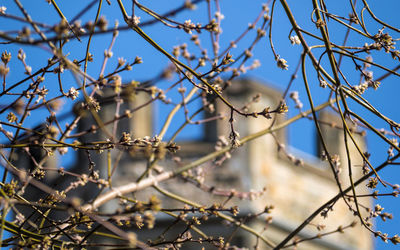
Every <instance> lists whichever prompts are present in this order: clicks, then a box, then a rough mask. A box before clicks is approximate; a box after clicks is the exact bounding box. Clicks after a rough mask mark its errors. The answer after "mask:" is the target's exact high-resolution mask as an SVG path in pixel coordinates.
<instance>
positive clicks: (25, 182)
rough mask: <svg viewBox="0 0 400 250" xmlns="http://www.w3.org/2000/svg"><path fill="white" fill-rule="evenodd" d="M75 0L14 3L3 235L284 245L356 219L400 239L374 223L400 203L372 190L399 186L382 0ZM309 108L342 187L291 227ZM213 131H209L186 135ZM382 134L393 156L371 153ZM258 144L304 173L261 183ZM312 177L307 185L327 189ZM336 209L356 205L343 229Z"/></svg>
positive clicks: (4, 22) (44, 243) (3, 72)
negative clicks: (271, 78)
mask: <svg viewBox="0 0 400 250" xmlns="http://www.w3.org/2000/svg"><path fill="white" fill-rule="evenodd" d="M66 2H68V3H64V2H63V1H55V0H46V1H40V2H38V1H21V0H14V1H7V2H3V3H2V4H3V5H4V6H0V18H1V24H0V27H1V28H0V44H1V45H0V46H1V51H2V54H1V60H2V62H1V64H0V76H1V81H2V86H1V87H0V88H1V91H0V97H1V103H0V105H1V106H0V110H1V111H0V117H1V121H0V124H1V127H0V133H1V144H0V148H1V150H0V156H1V161H0V162H1V165H2V167H3V169H4V172H3V175H2V181H1V182H0V185H1V186H2V189H0V193H1V197H2V198H1V227H0V239H1V245H2V246H13V247H16V248H24V247H25V248H79V247H81V248H90V247H104V248H143V249H158V248H164V249H165V248H171V249H175V248H176V249H177V248H181V247H183V248H185V247H186V248H190V247H204V248H211V247H214V248H220V249H237V248H239V247H248V248H262V249H269V248H273V249H281V248H288V247H301V246H303V245H306V244H309V243H310V242H311V243H310V244H313V243H312V242H314V241H316V240H318V239H320V238H326V237H328V238H329V237H331V235H335V234H339V233H347V231H349V230H351V228H358V229H362V230H363V232H369V233H370V235H371V236H375V237H378V238H380V239H382V240H383V241H385V242H388V241H389V242H391V243H393V244H397V243H399V242H400V238H399V236H397V234H396V235H388V234H387V233H385V232H381V230H380V229H379V228H375V227H374V224H373V223H374V219H375V218H377V217H380V218H381V219H382V220H384V221H385V220H387V219H392V214H390V213H388V212H386V211H383V210H384V209H383V207H382V206H380V205H378V204H376V205H374V204H372V202H371V198H375V199H379V198H381V197H382V196H389V197H390V196H392V197H397V195H398V191H399V186H398V185H397V184H393V183H389V182H388V181H386V180H385V179H384V178H381V177H380V175H379V173H380V171H381V170H383V169H385V168H392V167H395V166H396V165H399V162H398V160H397V158H398V157H399V153H400V152H399V151H400V148H399V145H398V141H397V140H398V137H399V128H400V125H399V123H397V122H396V121H395V120H394V118H393V117H392V116H393V115H394V114H395V112H396V106H395V105H393V106H392V107H391V110H390V111H388V112H386V113H384V112H381V110H380V107H379V105H376V102H375V101H374V100H373V99H374V95H373V94H370V93H371V92H372V91H374V90H375V91H376V93H379V91H380V88H379V87H380V85H384V83H385V81H389V80H393V79H396V80H397V77H399V76H400V74H399V73H398V69H399V68H400V66H399V63H398V60H399V56H400V52H399V50H397V49H396V46H395V45H396V41H397V40H398V38H396V36H398V33H399V31H400V28H398V27H396V26H395V25H397V23H387V22H386V21H385V20H391V19H390V17H388V16H384V17H382V16H379V15H378V14H376V10H374V8H373V7H371V6H370V5H369V4H368V1H367V0H361V1H357V0H354V1H352V0H350V1H343V3H342V2H341V3H338V2H337V1H324V0H310V1H306V2H307V3H301V5H303V4H304V6H302V7H300V8H299V3H296V8H293V6H292V5H294V3H293V4H292V3H288V1H286V0H280V1H276V0H274V1H268V2H267V3H263V4H261V3H253V2H251V3H246V2H243V1H241V2H235V1H220V0H213V1H211V0H185V1H152V2H151V3H144V4H142V3H139V2H138V1H136V0H132V1H127V0H115V1H114V0H113V1H110V0H106V1H103V0H92V1H88V2H82V1H81V2H76V3H75V2H74V3H71V2H69V1H66ZM249 2H250V1H249ZM302 2H305V1H302ZM255 5H257V9H253V6H255ZM393 8H395V7H393ZM225 10H226V11H225ZM235 11H236V12H240V13H244V12H245V13H246V14H243V16H246V18H245V19H244V20H242V16H237V14H235ZM276 13H279V15H278V14H276ZM390 13H391V12H388V15H389V14H390ZM224 15H225V16H226V17H225V16H224ZM247 17H248V18H252V19H248V18H247ZM224 18H225V19H224ZM113 20H116V21H115V22H114V23H113V24H110V22H112V21H113ZM225 20H229V22H228V21H225ZM231 22H238V23H240V24H237V23H235V24H233V23H231ZM284 44H287V45H284ZM101 51H104V53H103V52H101ZM271 52H272V53H271ZM285 58H286V59H285ZM288 58H290V59H291V60H290V61H289V59H288ZM293 58H297V59H295V61H293V60H292V59H293ZM288 61H289V62H288ZM289 63H290V64H291V65H290V67H289ZM261 64H262V65H261ZM293 65H294V66H293ZM260 66H261V67H260ZM261 70H268V72H275V71H276V73H274V75H275V76H278V77H280V78H281V79H282V77H285V76H286V79H285V78H283V80H284V81H287V83H286V85H285V87H284V91H283V93H279V92H277V91H273V90H270V91H266V92H263V91H264V90H263V89H262V88H261V87H259V86H258V85H257V84H254V83H251V81H249V80H246V76H247V75H251V72H260V71H261ZM373 72H375V74H373ZM255 74H257V73H255ZM238 79H239V80H238ZM388 79H389V80H388ZM283 80H281V81H283ZM281 86H282V83H281ZM391 88H392V89H393V90H391V91H392V92H396V89H397V86H395V85H394V84H392V86H391ZM372 89H373V90H372ZM258 92H261V93H258ZM299 93H301V94H299ZM313 93H314V94H313ZM315 93H318V94H315ZM303 94H304V95H305V96H303ZM302 98H303V99H302ZM155 106H157V107H158V110H159V112H158V113H159V115H156V114H155V113H156V112H155V109H154V107H155ZM289 109H290V111H291V112H290V115H288V110H289ZM292 110H294V111H292ZM325 110H330V111H331V113H336V118H335V116H332V115H327V114H326V113H325V114H322V113H321V112H323V111H325ZM285 114H286V115H285ZM153 119H154V120H155V121H154V122H153ZM303 120H309V121H310V124H313V126H314V127H315V129H316V131H317V134H318V139H319V143H320V150H319V156H318V157H319V158H320V160H319V161H318V163H317V168H319V167H321V169H322V166H325V167H327V169H326V170H324V173H328V176H329V177H328V178H329V181H327V183H328V182H329V183H332V185H333V187H334V192H336V194H334V195H333V194H329V193H326V194H325V193H323V195H322V197H323V198H324V201H325V202H322V203H319V204H318V205H317V206H315V205H314V204H313V203H310V204H312V206H314V207H313V212H311V213H309V214H308V216H307V217H306V218H303V219H302V222H301V223H299V224H297V225H296V226H295V227H294V228H290V229H287V230H286V231H282V232H280V233H279V235H280V236H279V237H278V236H276V235H277V234H276V233H274V231H273V230H274V229H273V228H274V227H275V228H276V227H277V226H276V224H273V223H274V222H273V221H274V213H272V211H274V210H278V211H277V214H278V215H279V214H281V217H282V216H283V218H287V220H288V221H291V219H290V218H291V217H293V216H292V215H290V214H287V212H285V211H286V210H285V208H284V206H286V205H281V204H293V202H292V203H290V200H289V198H287V197H286V196H284V195H282V194H279V195H278V196H277V197H278V199H277V200H276V204H274V202H275V200H274V198H272V196H271V195H270V193H268V192H269V191H268V190H269V189H270V188H271V187H272V189H275V188H276V189H279V190H281V189H280V188H281V186H282V187H283V188H284V187H285V186H286V187H289V186H290V185H292V183H294V182H296V178H297V177H296V175H297V176H298V178H303V177H301V176H303V174H302V173H303V172H304V173H305V172H306V171H307V170H306V169H307V167H305V166H304V165H307V162H306V161H307V160H306V159H302V157H301V155H295V154H293V153H292V152H291V150H290V148H289V147H288V145H286V144H287V141H286V140H285V136H284V135H282V133H283V131H284V130H285V129H287V128H290V127H293V128H296V129H297V128H299V126H297V127H296V124H297V123H298V122H299V121H303ZM253 121H256V122H253ZM260 124H261V125H260ZM153 126H156V128H155V129H153ZM202 131H206V132H205V133H206V134H205V135H202V136H203V137H202V140H199V141H198V143H195V144H193V143H188V142H185V141H184V140H180V139H179V138H184V137H185V135H191V134H201V133H202ZM242 131H244V133H245V134H242ZM332 131H333V132H332ZM294 133H297V134H301V133H303V132H302V130H301V129H300V130H299V131H297V130H295V131H294ZM366 134H368V135H369V136H370V137H368V138H369V139H370V140H372V141H374V142H375V141H376V142H378V141H379V143H382V142H383V144H384V146H383V148H380V149H379V151H382V152H384V153H382V152H371V151H368V150H367V149H366V148H365V145H364V141H365V139H364V138H365V136H366ZM180 136H181V137H180ZM261 137H262V138H264V137H268V141H263V142H260V141H259V138H261ZM203 142H204V143H203ZM205 142H207V143H205ZM263 143H264V144H263ZM335 143H339V144H340V145H341V146H337V147H336V146H335V145H334V144H335ZM210 145H212V146H211V147H210ZM380 145H382V144H380ZM245 147H247V148H246V149H244V148H245ZM257 148H258V149H262V150H261V151H260V150H258V151H257ZM250 150H252V151H251V152H256V153H254V154H259V156H260V157H261V156H262V155H263V154H266V151H268V150H270V151H273V152H276V154H277V155H279V157H281V159H285V160H286V161H287V162H289V163H288V164H290V165H291V166H295V167H296V168H295V169H296V170H293V171H295V172H296V173H298V174H295V175H294V177H293V178H292V179H290V178H289V180H287V182H286V181H285V179H278V180H274V181H272V183H273V184H271V187H270V186H268V187H267V189H263V187H262V185H263V184H262V183H257V184H250V183H251V180H253V179H254V178H253V179H252V178H251V176H253V177H254V175H261V174H259V173H261V172H262V171H267V170H266V169H268V168H269V166H260V168H258V169H256V168H255V167H254V166H252V167H253V170H251V171H248V170H247V168H248V167H249V166H243V164H244V165H246V164H247V163H246V161H244V158H246V157H247V158H246V159H247V160H248V162H250V161H252V162H257V163H255V165H257V164H259V163H260V162H259V161H258V159H261V158H256V157H255V156H254V154H253V153H248V152H250ZM263 150H266V151H263ZM246 152H247V153H246ZM257 152H258V153H257ZM245 153H246V154H247V155H246V157H244V155H245ZM251 157H253V158H251ZM228 162H230V163H228ZM232 162H233V163H235V162H236V163H237V164H239V163H238V162H240V164H242V163H243V164H242V165H240V164H239V165H240V166H238V167H236V168H235V166H234V164H233V163H232ZM68 164H69V165H73V166H72V167H70V168H65V166H66V165H68ZM272 165H273V164H272ZM257 166H258V165H257ZM270 167H271V169H272V168H273V166H270ZM273 169H274V170H273V171H278V172H279V171H284V170H283V168H282V169H280V168H276V167H275V168H273ZM256 171H260V172H256ZM313 171H314V170H313ZM282 173H283V172H282ZM268 176H269V175H268ZM277 178H280V177H277ZM304 178H305V177H304ZM324 178H325V177H324ZM256 179H257V178H256ZM302 180H303V179H302ZM307 180H308V181H309V182H308V183H307V185H306V187H307V188H308V189H313V187H317V186H318V185H320V186H321V187H324V185H325V184H321V182H318V183H317V184H315V185H314V184H313V183H312V182H313V180H311V179H310V178H309V179H307ZM315 181H316V180H315ZM265 182H268V183H269V182H270V180H268V179H267V180H265ZM310 182H311V183H310ZM329 185H330V184H326V186H329ZM249 187H250V188H252V187H257V188H259V189H258V190H253V189H250V188H249ZM291 187H292V186H290V188H291ZM378 187H381V189H384V190H389V191H385V192H383V193H379V192H378V189H377V188H378ZM290 188H289V190H290ZM282 190H288V189H282ZM329 190H333V189H329ZM285 192H286V191H285ZM293 192H294V193H296V194H295V195H297V196H302V195H304V197H306V196H307V197H308V198H307V199H308V200H312V199H313V198H312V197H311V196H310V195H309V194H308V193H304V194H301V192H300V194H297V192H295V191H293ZM321 192H324V191H323V188H322V189H321V190H320V193H321ZM332 195H333V196H332ZM288 197H289V196H288ZM253 199H258V201H257V203H255V204H256V205H251V204H253V203H250V202H252V201H251V200H253ZM302 199H303V198H302ZM304 199H305V198H304ZM281 200H283V201H284V202H287V203H279V202H281ZM315 202H319V200H315ZM282 206H283V207H282ZM287 206H290V205H287ZM243 207H245V208H248V209H250V210H249V211H245V212H246V213H243V212H241V209H242V208H243ZM293 209H295V210H296V208H293ZM297 209H298V210H299V209H300V210H301V208H297ZM335 209H337V210H339V211H346V214H347V215H346V216H347V217H344V224H340V225H339V226H335V228H334V229H332V230H331V229H329V230H328V229H325V227H326V225H324V224H321V223H319V222H318V223H317V222H316V220H317V218H322V219H323V218H327V217H330V218H332V220H333V221H334V220H337V217H334V215H332V213H333V211H334V210H335ZM288 211H289V210H288ZM303 212H305V213H307V212H308V211H303ZM278 215H277V216H278ZM278 217H279V216H278ZM332 220H331V221H329V220H327V223H328V226H329V223H331V222H332ZM255 221H258V222H255ZM340 223H342V222H340ZM226 224H229V225H230V227H231V229H232V228H233V230H228V229H226V227H227V225H226ZM153 228H154V230H150V229H153ZM281 228H283V226H282V227H281ZM305 228H314V229H315V230H316V231H317V232H316V233H315V234H313V235H309V234H305V233H304V230H305ZM146 230H147V231H146ZM5 232H7V233H5ZM357 232H358V231H357ZM242 235H246V236H243V237H249V238H252V239H253V241H247V240H245V241H242V242H240V240H238V239H239V236H241V237H242ZM282 235H283V238H282V237H281V236H282ZM355 235H356V233H353V234H352V236H351V237H353V238H354V236H355ZM337 245H339V246H340V242H338V244H337ZM369 246H370V245H369ZM324 247H325V248H335V247H334V246H330V245H325V246H324Z"/></svg>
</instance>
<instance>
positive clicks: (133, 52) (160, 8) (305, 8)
mask: <svg viewBox="0 0 400 250" xmlns="http://www.w3.org/2000/svg"><path fill="white" fill-rule="evenodd" d="M22 2H23V4H24V6H25V7H26V8H27V9H28V10H31V11H32V12H31V16H32V18H33V19H34V20H36V21H43V22H49V20H52V21H50V22H49V23H50V24H55V23H57V22H58V20H59V17H58V15H57V13H56V12H55V11H54V9H53V8H52V7H51V6H49V5H47V4H46V2H45V1H22ZM58 2H60V3H59V7H60V8H61V9H62V11H63V12H64V14H65V16H66V17H67V19H70V18H72V17H73V16H74V14H76V13H77V10H79V9H80V8H81V7H82V6H83V5H82V2H83V1H76V0H73V1H72V0H71V1H58ZM125 2H126V3H127V4H128V2H130V1H125ZM181 2H182V1H165V0H153V1H148V2H146V1H143V4H144V5H146V6H147V7H150V8H151V9H153V10H155V11H156V12H159V13H163V12H164V10H165V9H166V8H168V9H169V8H171V7H172V6H179V5H180V4H181ZM225 2H227V1H221V8H222V13H223V14H224V15H225V19H224V20H223V21H222V29H223V33H222V36H221V44H222V46H221V47H222V48H225V47H226V46H227V45H228V44H229V42H230V41H231V40H233V39H235V38H236V37H237V36H238V34H240V33H241V32H242V31H244V30H245V29H246V27H247V25H248V23H249V22H251V21H252V20H254V19H255V17H256V16H257V14H258V13H259V11H260V9H261V2H260V1H246V3H245V4H244V3H243V1H239V0H229V3H225ZM327 2H328V4H329V5H328V9H329V10H330V11H331V12H332V13H336V14H338V15H343V16H346V17H347V16H348V13H349V9H348V8H344V6H347V4H348V1H345V0H338V1H327ZM288 3H289V5H290V6H291V8H292V11H293V13H294V15H295V17H296V18H297V21H298V23H299V25H300V26H301V27H304V28H305V29H307V30H311V31H313V32H314V33H316V34H318V32H317V30H316V29H315V28H314V27H313V26H312V25H310V24H309V23H310V18H311V16H310V12H311V7H312V6H311V1H304V0H303V1H294V0H289V1H288ZM383 3H384V4H383ZM2 4H5V2H4V3H0V5H2ZM85 4H86V3H85ZM6 6H7V8H8V9H7V12H9V13H14V14H16V13H18V14H19V13H20V12H19V11H18V10H17V8H16V6H15V5H14V4H11V3H10V4H9V3H7V5H6ZM205 7H206V5H205V4H200V5H198V7H197V8H198V11H196V12H186V13H185V14H184V15H178V16H176V17H174V18H175V19H176V20H178V21H181V22H183V21H185V20H187V19H188V16H189V17H190V19H191V20H192V21H193V22H194V23H197V22H201V23H205V22H206V21H207V15H206V14H205V13H206V12H205V11H202V10H205ZM370 7H371V8H372V9H373V10H374V12H375V14H376V15H377V16H378V17H380V18H382V19H383V20H384V21H386V22H388V23H391V24H393V25H397V24H399V23H400V17H399V15H398V13H397V12H398V10H399V9H400V3H399V1H396V0H384V1H370ZM95 11H96V8H93V9H91V10H90V11H89V12H88V13H87V14H86V15H84V16H83V17H82V23H84V22H85V21H87V20H89V19H93V17H94V14H95ZM137 13H138V14H137V15H140V16H142V19H141V21H142V22H144V21H145V20H148V17H147V16H145V15H144V14H143V12H137ZM199 13H202V14H201V15H200V14H199ZM102 15H104V16H105V17H107V19H108V20H109V21H110V24H109V26H110V27H111V26H112V25H113V20H115V19H119V20H122V17H121V15H120V13H119V11H118V9H117V6H116V2H115V1H112V6H108V5H107V4H104V6H103V8H102ZM0 20H1V21H0V30H12V29H14V27H15V29H18V28H19V27H21V24H20V23H18V22H9V21H5V19H4V18H2V19H0ZM368 20H370V19H368V17H366V21H367V23H368ZM120 22H121V25H122V21H120ZM329 25H331V24H329ZM367 26H368V28H370V29H371V32H372V33H373V32H375V33H376V32H377V30H378V29H379V28H381V27H380V26H379V25H367ZM10 27H13V28H10ZM329 27H330V36H331V39H332V40H333V41H334V42H336V43H339V44H340V43H341V41H343V39H344V30H343V29H341V28H339V27H337V26H335V25H332V26H329ZM144 30H145V31H146V32H147V33H148V34H149V35H150V37H152V38H153V40H155V41H157V42H159V44H160V45H161V46H162V47H164V48H172V46H174V45H178V44H181V43H183V42H186V43H188V44H189V43H190V42H189V38H190V36H189V35H185V34H183V35H182V32H181V31H175V30H172V29H170V28H167V27H165V26H162V25H158V26H156V28H145V29H144ZM289 31H290V26H289V23H288V20H287V17H286V16H285V14H284V12H283V10H282V7H281V6H280V5H279V4H277V8H276V13H275V15H274V24H273V30H272V34H273V40H274V45H275V49H276V50H277V52H278V54H279V55H281V57H282V58H284V59H286V60H287V61H288V64H289V71H282V70H280V69H278V68H277V67H276V65H275V62H274V60H273V54H272V53H271V50H270V49H269V45H268V42H267V39H265V38H264V39H263V40H262V41H261V42H260V43H258V44H257V46H256V47H255V49H254V51H253V54H254V55H255V58H257V59H259V60H260V61H261V67H260V68H258V69H257V70H255V71H252V72H249V73H248V76H251V77H254V78H257V79H260V80H262V81H264V82H268V83H270V84H271V85H273V86H274V87H276V88H278V89H280V90H284V89H285V88H286V85H287V83H288V81H289V78H290V74H291V73H292V72H293V70H294V68H295V66H296V64H297V62H298V58H299V54H300V53H301V47H300V46H292V45H291V44H290V41H289V39H288V33H289ZM391 34H392V35H393V36H395V37H396V36H398V34H395V33H393V32H392V33H391ZM353 35H354V34H353ZM254 36H255V34H254V32H253V33H250V34H249V36H248V37H247V38H245V39H243V40H242V41H241V43H239V44H238V48H237V49H236V50H232V51H231V53H232V54H233V55H234V56H235V53H239V51H240V50H241V49H243V48H245V47H247V46H248V45H249V44H250V42H251V41H252V40H253V39H254ZM202 37H204V39H203V40H202V42H203V41H204V44H203V46H204V47H207V48H210V46H209V45H210V44H209V39H206V38H205V36H204V34H203V35H202ZM110 41H111V35H109V34H107V35H102V36H98V37H95V38H94V41H93V47H92V51H94V54H95V55H96V54H97V55H98V56H97V57H96V56H95V58H94V62H93V63H92V64H90V65H89V70H88V72H89V74H91V75H94V76H97V75H98V73H99V65H100V63H101V61H102V59H103V57H102V55H103V51H104V50H105V49H106V48H107V47H108V45H109V43H110ZM311 41H312V40H311ZM313 42H314V43H315V41H312V42H311V44H312V43H313ZM354 43H355V44H358V45H360V46H362V45H363V44H362V38H360V37H358V36H354V37H353V38H351V39H350V40H349V44H354ZM83 44H85V39H84V40H83ZM5 48H6V47H5V46H4V45H0V51H3V50H4V49H5ZM18 48H19V47H18V46H13V47H12V49H11V52H12V54H13V57H14V59H15V58H16V54H17V51H18ZM83 48H84V46H81V45H80V44H79V43H78V42H74V43H71V45H68V46H66V47H65V49H64V51H69V52H70V58H74V56H77V57H80V58H81V57H82V55H83V53H82V52H83ZM7 49H8V50H10V47H9V46H7ZM24 50H25V52H26V53H27V62H28V63H29V64H30V65H31V66H32V68H33V71H35V69H36V70H37V69H39V68H40V67H43V66H44V65H45V62H46V61H47V58H48V57H49V56H50V54H49V53H48V52H43V49H42V48H35V47H25V48H24ZM209 52H211V51H210V50H209ZM113 53H114V57H113V58H112V59H111V63H110V64H109V65H115V64H116V60H117V58H118V57H124V58H126V59H127V60H130V61H132V60H133V59H134V58H135V57H136V56H141V57H142V58H143V61H144V63H143V64H142V65H138V66H135V67H134V69H133V71H132V72H128V73H124V74H121V76H122V77H123V78H133V79H134V80H139V81H140V80H142V79H146V78H147V77H148V75H150V74H154V72H160V71H161V70H162V69H163V68H164V67H165V65H166V64H167V63H168V60H167V59H166V58H165V57H164V56H162V55H160V54H159V53H157V52H156V51H155V50H154V48H152V47H151V46H149V45H148V44H147V43H146V42H144V41H143V40H142V39H141V38H140V37H139V36H138V35H136V34H134V32H120V34H119V37H118V39H117V41H116V44H115V45H114V48H113ZM374 60H376V61H378V62H383V63H386V65H390V68H392V67H394V66H396V64H395V63H393V61H390V60H391V59H390V56H389V55H385V54H383V55H377V56H375V55H374ZM388 62H391V64H390V63H388ZM10 68H11V69H13V68H19V69H20V68H21V65H20V62H18V61H17V60H12V62H11V65H10ZM111 68H112V67H111V66H110V68H109V69H108V70H112V69H111ZM344 68H345V70H344V71H345V72H347V73H349V72H350V73H351V72H352V71H354V65H352V64H351V63H350V62H348V61H347V62H346V61H345V62H344ZM309 71H311V70H309ZM19 72H20V71H15V72H13V71H11V72H10V76H9V77H10V78H9V79H10V82H15V81H17V80H19V79H20V75H19ZM381 73H382V71H379V70H376V71H375V70H374V76H376V77H377V76H380V75H381ZM350 75H351V74H350ZM299 76H300V74H299ZM358 77H359V74H358V73H357V74H352V76H351V77H350V80H353V81H357V78H358ZM309 78H310V79H312V81H310V83H311V84H313V85H314V87H313V88H312V93H313V95H314V96H318V98H317V99H316V100H315V102H316V104H318V103H322V102H324V101H325V100H326V99H327V97H328V92H327V90H326V89H321V88H319V87H318V83H317V81H316V77H315V75H313V74H311V73H310V75H309ZM47 80H49V79H47ZM55 80H56V78H55V76H54V81H55ZM69 81H70V82H68V79H67V80H66V82H67V83H66V84H67V85H70V86H76V85H75V84H74V80H73V78H72V77H70V79H69ZM165 84H167V83H165ZM396 84H398V79H396V78H395V77H389V78H387V79H386V80H385V81H384V82H383V83H382V85H381V87H380V88H379V89H378V90H377V91H374V90H372V89H369V90H368V91H367V93H366V94H365V97H366V98H367V99H368V100H369V101H370V102H371V103H372V104H374V105H376V107H377V108H378V110H379V111H381V112H382V113H383V114H385V115H386V116H388V117H390V118H391V119H393V120H395V121H399V120H400V112H399V111H398V110H397V109H395V108H394V107H395V105H397V102H398V101H397V100H398V96H397V95H398V93H399V91H398V86H397V85H396ZM292 90H296V91H298V92H299V94H300V98H301V99H302V101H303V103H304V104H305V107H304V110H306V109H308V107H309V106H308V105H307V100H306V93H305V91H304V87H303V84H302V81H301V80H300V79H299V80H297V81H295V82H294V84H293V87H292ZM55 93H56V91H54V93H50V95H51V94H53V95H55ZM170 97H171V98H176V96H173V95H172V96H170ZM1 104H3V102H1ZM288 104H289V105H290V107H293V106H294V105H293V102H290V100H289V101H288ZM194 105H195V104H194ZM64 109H65V110H68V107H67V106H66V107H64ZM354 110H356V111H357V110H358V109H357V108H356V107H354ZM361 112H362V111H361ZM61 113H62V112H61ZM166 113H167V112H166V110H160V109H158V113H157V114H156V115H157V116H159V117H160V120H161V121H162V120H163V119H165V114H166ZM295 114H297V111H296V110H294V109H291V111H290V113H289V116H292V115H295ZM363 114H365V116H366V117H367V118H372V117H370V116H368V114H366V113H363ZM38 115H39V116H35V115H33V116H31V117H30V119H29V120H28V121H27V124H32V125H33V124H38V123H40V122H42V121H43V120H44V119H45V117H43V118H42V117H41V116H40V113H38ZM38 117H41V118H40V119H38ZM0 118H1V119H4V116H0ZM67 121H68V119H67V120H66V122H67ZM160 124H161V123H157V124H156V132H157V131H159V129H160V126H161V125H160ZM177 124H180V122H179V120H177ZM374 124H375V125H376V126H377V127H378V128H379V127H381V126H384V124H382V123H379V122H374ZM299 129H300V130H301V131H302V133H298V132H297V131H298V130H299ZM172 133H173V130H171V132H169V135H170V134H172ZM314 134H315V131H314V129H313V124H312V123H311V122H310V121H308V120H304V121H300V122H298V123H296V124H295V125H293V126H291V128H290V130H289V139H290V144H291V145H292V146H294V147H297V148H300V149H301V150H303V151H305V152H307V153H311V154H315V153H316V149H315V147H314V145H315V140H316V137H315V135H314ZM167 135H168V134H167ZM196 136H200V132H199V130H197V129H193V128H192V127H188V128H187V129H186V130H184V131H183V133H182V135H181V139H189V138H193V137H196ZM367 142H368V147H369V151H370V152H373V154H372V156H371V161H372V163H374V164H379V163H380V162H382V160H383V159H384V158H385V155H386V151H387V147H386V145H385V144H384V143H383V142H382V141H381V140H379V139H378V138H377V137H376V136H373V135H372V133H368V136H367ZM71 158H72V157H71ZM71 158H70V159H71ZM64 164H65V165H66V166H67V165H68V164H69V161H68V160H67V161H66V162H64ZM381 176H382V177H383V179H385V180H387V181H388V182H390V183H393V184H394V183H398V182H399V174H398V170H397V169H396V166H391V167H389V168H387V169H385V170H383V171H382V173H381ZM379 189H380V193H385V192H389V190H384V189H383V188H382V187H380V188H379ZM379 204H381V205H382V206H383V207H385V211H386V210H387V212H390V213H394V219H393V220H392V221H389V222H385V223H382V222H381V220H380V219H378V220H377V228H378V229H379V230H380V231H382V232H387V233H389V235H391V236H392V235H394V234H397V233H398V226H397V225H398V224H399V223H400V219H398V216H399V215H400V213H399V212H400V211H398V209H397V208H398V207H400V202H399V201H398V199H395V198H393V197H391V198H385V197H382V198H380V199H379ZM384 248H385V249H391V248H394V246H393V245H392V244H385V243H382V242H381V241H380V240H378V241H377V249H384Z"/></svg>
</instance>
